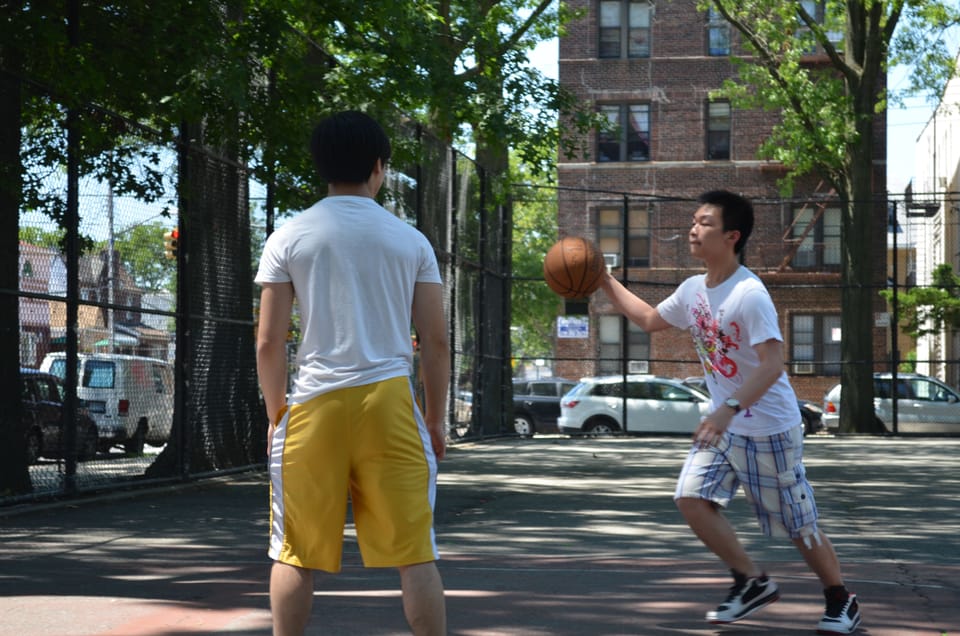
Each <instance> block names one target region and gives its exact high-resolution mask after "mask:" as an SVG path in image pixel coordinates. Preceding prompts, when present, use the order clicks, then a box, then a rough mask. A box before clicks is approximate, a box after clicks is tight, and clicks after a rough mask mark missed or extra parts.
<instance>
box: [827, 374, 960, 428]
mask: <svg viewBox="0 0 960 636" xmlns="http://www.w3.org/2000/svg"><path fill="white" fill-rule="evenodd" d="M892 385H893V374H892V373H889V372H887V373H874V374H873V408H874V415H875V416H876V418H877V420H878V421H879V422H880V424H882V425H883V427H884V429H886V431H887V433H893V391H891V386H892ZM823 424H824V427H825V428H826V429H827V431H828V432H830V433H836V432H837V431H838V430H839V429H840V385H839V384H836V385H834V386H833V388H831V389H830V390H829V391H827V394H826V395H824V396H823ZM897 433H904V434H910V433H915V434H925V433H930V434H947V435H957V434H960V394H958V393H957V392H956V391H955V390H954V389H952V388H951V387H949V386H947V385H946V384H944V383H943V382H941V381H940V380H938V379H936V378H931V377H928V376H925V375H920V374H917V373H898V374H897Z"/></svg>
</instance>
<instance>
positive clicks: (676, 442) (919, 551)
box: [0, 436, 960, 636]
mask: <svg viewBox="0 0 960 636" xmlns="http://www.w3.org/2000/svg"><path fill="white" fill-rule="evenodd" d="M687 446H688V440H686V439H684V438H681V437H635V438H607V439H572V438H564V437H537V438H534V439H530V440H519V439H497V440H488V441H483V442H477V443H469V444H461V445H458V446H456V447H454V448H452V449H451V450H450V452H449V455H448V458H447V459H446V460H444V461H443V462H441V465H440V470H441V472H440V485H439V490H438V498H437V511H436V512H437V514H436V518H437V524H436V525H437V535H438V541H439V544H440V549H441V554H442V561H441V562H440V570H441V574H442V575H443V578H444V584H445V587H446V593H447V610H448V622H449V631H450V633H451V634H459V635H464V636H481V635H483V636H488V635H489V636H494V635H523V636H527V635H529V636H541V635H542V636H548V635H567V634H569V635H593V634H596V635H608V634H609V635H614V634H642V635H647V634H650V635H660V634H664V635H670V634H730V635H759V634H778V635H788V636H790V635H793V634H812V633H814V631H815V626H816V623H817V621H818V620H819V617H820V614H821V612H822V607H823V603H822V596H821V592H820V587H819V585H818V583H817V581H816V580H815V578H814V577H813V576H812V574H810V572H809V571H808V570H807V569H806V567H805V566H804V565H803V563H802V560H801V559H800V556H799V555H798V554H797V552H796V550H795V549H794V548H793V546H792V544H790V543H789V542H786V541H782V540H772V539H766V538H764V537H762V536H761V535H760V534H759V532H758V531H757V528H756V523H755V521H754V520H753V519H752V517H751V515H750V513H749V511H748V510H747V509H746V506H745V505H744V502H743V500H742V497H741V498H739V499H738V500H737V501H735V502H734V505H732V506H731V509H730V511H729V513H728V514H729V516H730V517H731V519H732V521H733V522H734V524H735V525H736V526H737V528H738V530H739V531H740V534H741V539H742V540H743V541H744V543H745V544H746V545H747V547H748V550H749V551H750V552H751V554H752V555H753V556H754V558H755V560H756V561H758V562H759V563H761V564H762V565H763V567H765V568H766V570H767V571H768V573H769V574H770V576H771V577H773V578H774V579H775V580H776V581H777V583H778V584H779V585H780V588H781V600H779V601H778V602H776V603H774V604H772V605H771V606H769V607H768V608H765V609H764V610H762V611H761V612H758V613H757V614H755V615H753V616H751V617H749V618H748V619H746V620H744V621H742V622H740V623H736V624H734V625H730V626H724V627H720V626H714V625H709V624H707V623H705V622H704V621H703V620H702V618H703V614H704V612H706V611H707V610H708V609H712V608H713V607H714V606H716V605H717V604H718V603H719V602H720V601H721V600H722V599H723V597H724V595H725V593H726V588H727V586H728V585H729V584H730V582H729V579H728V574H727V572H726V570H725V569H724V567H723V565H722V564H721V563H720V562H719V561H718V560H717V559H716V558H715V557H713V556H712V555H711V554H709V553H708V552H707V551H706V549H705V548H704V547H703V546H702V545H701V544H700V543H699V541H698V540H697V539H696V538H695V537H694V536H693V535H692V533H691V532H690V531H689V530H688V529H687V527H686V526H685V524H684V523H683V521H682V519H681V518H680V515H679V513H678V512H677V511H676V508H675V507H674V505H673V502H672V500H671V495H672V493H673V484H674V480H675V478H676V474H677V472H678V470H679V467H680V464H681V463H682V461H683V457H684V455H685V453H686V449H687ZM958 453H960V439H953V438H923V439H919V438H917V439H899V438H885V439H878V438H832V437H821V436H816V437H812V438H808V440H807V443H806V464H807V471H808V476H809V477H810V479H811V481H812V483H813V485H814V487H815V489H816V494H817V504H818V506H819V508H820V513H821V518H822V524H821V527H822V529H823V530H824V531H825V532H826V533H827V534H828V535H829V536H830V538H831V540H832V541H833V542H834V544H835V546H836V548H837V552H838V553H839V555H840V559H841V562H842V564H843V569H844V574H845V576H846V579H847V583H848V586H849V587H850V588H851V589H852V590H853V591H855V592H856V593H857V594H858V596H859V597H860V599H861V602H862V610H863V614H864V622H863V625H862V627H861V629H860V630H859V632H858V633H860V634H865V635H872V636H902V635H912V634H917V635H931V634H932V635H934V636H940V635H942V634H948V635H960V609H958V607H957V606H958V605H960V540H958V538H957V537H958V534H960V470H958V467H960V462H958V461H957V458H958ZM267 533H268V519H267V487H266V475H265V473H260V472H254V473H246V474H241V475H234V476H228V477H223V478H218V479H214V480H210V481H206V482H203V483H197V484H191V485H188V486H184V487H171V488H161V489H154V490H148V491H136V492H132V493H126V494H124V495H117V496H109V497H97V498H92V499H89V500H77V501H71V502H67V503H61V504H56V505H35V506H32V507H29V506H20V507H16V508H8V509H3V508H0V636H14V635H16V636H34V635H37V636H40V635H43V636H87V635H98V636H161V635H167V636H174V635H180V636H191V635H200V634H234V635H245V636H266V635H268V634H270V615H269V609H268V597H267V577H268V573H269V567H270V563H269V561H268V559H267V557H266V554H265V552H266V544H267ZM398 588H399V581H398V577H397V575H396V573H395V571H393V570H372V569H371V570H367V569H364V568H362V566H361V564H360V557H359V554H358V551H357V548H356V543H355V542H354V540H353V537H352V528H348V529H347V538H346V544H345V550H344V568H343V572H341V573H340V574H339V575H337V576H332V575H318V577H317V584H316V591H315V601H314V608H313V619H312V621H311V624H310V628H309V631H308V634H311V635H314V634H328V635H334V636H337V635H368V634H369V635H375V636H392V635H397V634H406V633H408V632H407V629H406V624H405V622H404V619H403V615H402V611H401V608H400V595H399V591H398Z"/></svg>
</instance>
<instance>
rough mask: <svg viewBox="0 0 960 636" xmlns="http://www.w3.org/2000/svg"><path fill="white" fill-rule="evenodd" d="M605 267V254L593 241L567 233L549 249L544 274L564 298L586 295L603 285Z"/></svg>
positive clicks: (544, 261)
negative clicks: (601, 283) (567, 234)
mask: <svg viewBox="0 0 960 636" xmlns="http://www.w3.org/2000/svg"><path fill="white" fill-rule="evenodd" d="M605 267H606V266H605V265H604V262H603V254H601V253H600V252H599V251H598V250H597V248H596V247H595V246H594V244H593V242H592V241H588V240H587V239H585V238H583V237H580V236H567V237H565V238H562V239H560V240H559V241H557V242H556V243H554V244H553V247H551V248H550V250H549V251H548V252H547V256H546V258H544V259H543V277H544V279H545V280H546V281H547V285H548V286H549V287H550V289H552V290H553V291H555V292H556V293H558V294H560V295H561V296H563V297H564V298H584V297H585V296H589V295H590V294H592V293H593V292H595V291H596V290H597V288H598V287H600V281H602V280H603V272H604V269H605Z"/></svg>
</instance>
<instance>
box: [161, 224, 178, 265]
mask: <svg viewBox="0 0 960 636" xmlns="http://www.w3.org/2000/svg"><path fill="white" fill-rule="evenodd" d="M178 238H180V231H179V230H177V229H173V230H170V231H169V232H167V233H165V234H164V235H163V253H164V255H165V256H166V257H167V258H168V259H170V260H174V259H176V258H177V239H178Z"/></svg>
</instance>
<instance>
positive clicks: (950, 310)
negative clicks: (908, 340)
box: [880, 263, 960, 338]
mask: <svg viewBox="0 0 960 636" xmlns="http://www.w3.org/2000/svg"><path fill="white" fill-rule="evenodd" d="M932 278H933V280H932V284H931V285H930V286H929V287H911V288H910V289H907V290H900V291H897V306H898V308H899V310H900V314H901V316H903V317H904V319H903V320H901V325H902V329H903V333H904V334H906V335H908V336H910V337H912V338H919V337H921V336H932V335H938V334H941V333H943V330H944V328H945V327H950V328H954V329H955V328H957V327H960V276H957V274H956V273H954V271H953V266H951V265H950V264H949V263H941V264H940V265H937V266H936V267H935V268H934V270H933V275H932ZM880 295H881V296H883V297H884V298H886V299H887V301H888V302H890V301H892V300H893V290H891V289H884V290H882V291H881V292H880Z"/></svg>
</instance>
